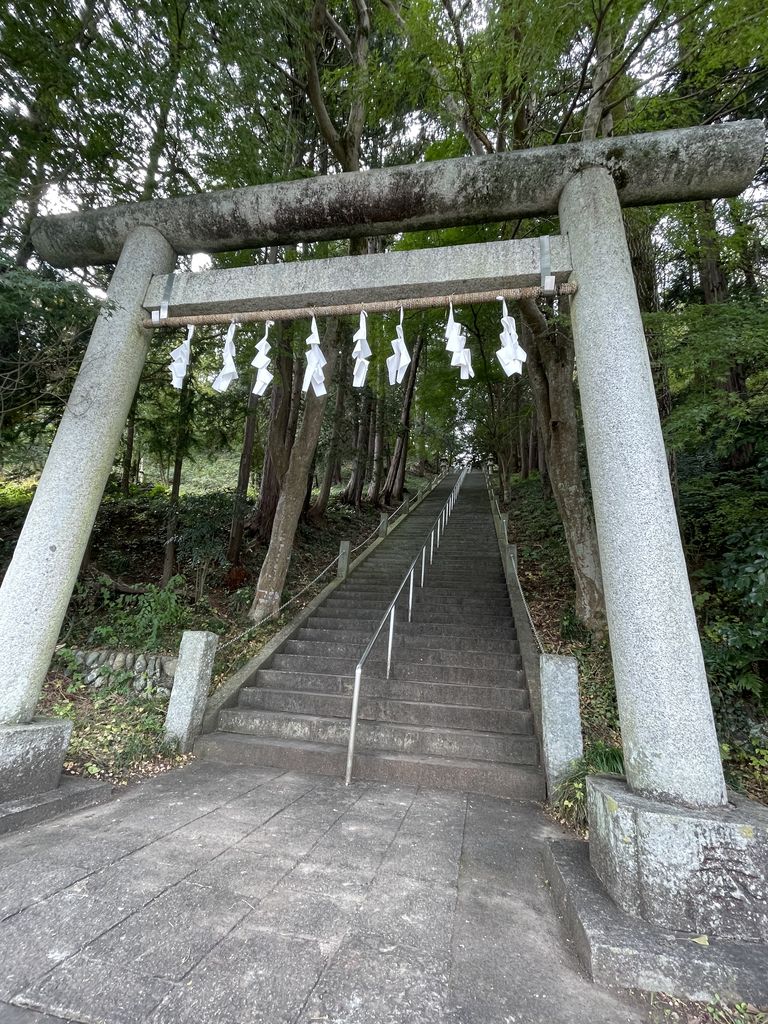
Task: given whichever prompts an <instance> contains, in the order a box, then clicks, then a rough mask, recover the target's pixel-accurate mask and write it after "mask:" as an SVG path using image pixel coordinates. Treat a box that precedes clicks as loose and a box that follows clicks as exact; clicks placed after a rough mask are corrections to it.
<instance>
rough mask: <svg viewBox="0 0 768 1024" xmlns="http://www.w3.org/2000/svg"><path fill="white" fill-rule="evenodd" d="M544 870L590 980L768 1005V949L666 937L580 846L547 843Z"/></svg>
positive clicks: (752, 944)
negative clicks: (622, 900) (620, 900)
mask: <svg viewBox="0 0 768 1024" xmlns="http://www.w3.org/2000/svg"><path fill="white" fill-rule="evenodd" d="M544 864H545V871H546V876H547V880H548V881H549V884H550V886H551V889H552V894H553V897H554V899H555V904H556V906H557V910H558V913H559V915H560V916H561V918H562V919H563V922H564V924H565V927H566V930H567V931H568V933H569V935H570V938H571V939H572V940H573V942H574V944H575V946H576V953H577V955H578V957H579V959H580V960H581V963H582V964H583V966H584V968H585V970H586V972H587V974H588V975H589V976H590V977H591V978H592V980H593V981H595V982H597V983H598V984H600V985H605V986H607V987H611V988H632V989H640V990H642V991H645V992H666V993H667V994H669V995H672V996H676V997H678V998H680V999H697V1000H702V1001H709V1000H712V999H713V998H714V997H715V996H716V995H717V996H720V998H721V999H723V1000H724V1001H727V1002H740V1001H742V1000H743V1001H745V1002H749V1003H752V1004H753V1005H756V1006H768V971H766V969H765V965H766V963H768V946H766V945H764V944H762V943H757V942H735V941H733V940H730V939H717V938H711V937H710V938H707V937H705V936H701V935H692V934H681V933H675V932H671V931H665V930H664V929H661V928H654V927H653V926H652V925H648V924H646V923H645V922H644V921H640V920H638V919H637V918H633V917H629V916H628V915H627V914H625V913H624V912H623V911H622V910H620V909H619V907H617V906H616V904H615V903H614V902H613V900H612V899H611V898H610V896H608V894H607V893H606V891H605V889H604V888H603V886H602V885H601V884H600V882H599V880H598V878H597V876H596V875H595V873H594V871H593V870H592V867H591V866H590V862H589V852H588V848H587V844H586V843H583V842H581V841H580V840H571V839H566V840H555V841H553V842H551V843H549V844H548V846H547V848H546V849H545V852H544Z"/></svg>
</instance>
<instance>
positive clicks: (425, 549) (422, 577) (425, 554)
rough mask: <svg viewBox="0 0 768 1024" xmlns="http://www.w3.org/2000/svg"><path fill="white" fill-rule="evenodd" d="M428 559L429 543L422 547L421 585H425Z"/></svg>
mask: <svg viewBox="0 0 768 1024" xmlns="http://www.w3.org/2000/svg"><path fill="white" fill-rule="evenodd" d="M426 561H427V545H426V544H425V545H424V547H423V548H422V549H421V585H422V587H423V586H424V565H425V563H426Z"/></svg>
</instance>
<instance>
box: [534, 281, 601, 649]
mask: <svg viewBox="0 0 768 1024" xmlns="http://www.w3.org/2000/svg"><path fill="white" fill-rule="evenodd" d="M520 307H521V309H522V312H523V316H524V319H525V323H526V328H527V329H526V335H527V339H526V340H527V342H528V343H527V345H526V346H525V347H526V348H527V349H528V363H527V365H528V375H529V380H530V383H531V391H532V393H533V398H534V402H535V404H536V414H537V416H538V422H539V424H540V425H541V433H542V438H543V440H544V445H545V449H546V452H545V454H546V460H547V466H548V467H549V477H550V481H551V484H552V494H553V496H554V499H555V502H556V503H557V507H558V511H559V512H560V518H561V519H562V521H563V529H564V531H565V538H566V541H567V544H568V552H569V555H570V559H571V566H572V568H573V575H574V579H575V583H576V614H577V616H578V618H579V619H580V620H581V621H582V622H583V623H584V624H585V625H586V626H588V627H589V628H590V629H596V630H601V631H602V630H603V629H604V627H605V596H604V594H603V578H602V573H601V570H600V555H599V551H598V547H597V533H596V531H595V523H594V518H593V515H592V509H591V506H590V502H589V499H588V497H587V493H586V491H585V489H584V482H583V480H582V474H581V465H580V462H579V436H578V420H577V417H576V402H575V397H574V391H573V365H574V354H573V340H572V338H571V336H570V334H567V333H566V332H564V331H558V332H557V333H556V334H555V335H554V337H552V338H551V337H550V326H549V324H548V323H547V320H546V318H545V317H544V314H543V313H542V312H541V310H540V309H539V308H538V306H537V305H536V302H535V301H534V300H533V299H522V300H521V302H520ZM552 331H553V332H554V331H556V328H555V327H553V328H552Z"/></svg>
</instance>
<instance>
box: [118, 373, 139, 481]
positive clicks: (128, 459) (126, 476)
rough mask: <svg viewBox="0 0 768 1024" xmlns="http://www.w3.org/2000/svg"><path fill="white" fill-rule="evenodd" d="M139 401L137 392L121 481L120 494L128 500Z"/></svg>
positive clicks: (130, 421) (129, 420) (127, 431)
mask: <svg viewBox="0 0 768 1024" xmlns="http://www.w3.org/2000/svg"><path fill="white" fill-rule="evenodd" d="M138 400H139V392H138V389H137V390H136V395H135V397H134V399H133V403H132V405H131V410H130V412H129V413H128V422H127V424H126V428H125V453H124V455H123V475H122V479H121V481H120V493H121V494H122V496H123V497H124V498H127V497H128V495H129V494H130V490H131V472H132V470H133V442H134V439H135V437H136V405H137V403H138Z"/></svg>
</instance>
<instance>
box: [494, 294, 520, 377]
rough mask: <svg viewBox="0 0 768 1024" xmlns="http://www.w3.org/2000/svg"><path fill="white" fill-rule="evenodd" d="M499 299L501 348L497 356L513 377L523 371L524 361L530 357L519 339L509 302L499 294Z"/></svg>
mask: <svg viewBox="0 0 768 1024" xmlns="http://www.w3.org/2000/svg"><path fill="white" fill-rule="evenodd" d="M498 301H499V302H500V303H501V309H502V313H501V334H500V335H499V338H500V339H501V348H500V349H498V350H497V352H496V358H497V359H498V360H499V362H500V363H501V368H502V370H503V371H504V373H506V375H507V376H508V377H511V376H512V374H513V373H522V372H523V363H524V362H525V360H526V359H527V358H528V356H527V355H526V353H525V350H524V349H523V348H522V347H521V346H520V343H519V342H518V340H517V327H516V326H515V318H514V317H512V316H510V315H509V314H508V313H507V303H506V301H505V300H504V299H503V298H502V297H501V296H500V295H499V297H498Z"/></svg>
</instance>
